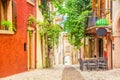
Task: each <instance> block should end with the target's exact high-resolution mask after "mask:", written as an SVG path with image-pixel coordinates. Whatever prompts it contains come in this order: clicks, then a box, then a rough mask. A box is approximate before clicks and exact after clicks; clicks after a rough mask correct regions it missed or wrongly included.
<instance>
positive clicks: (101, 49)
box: [98, 39, 103, 57]
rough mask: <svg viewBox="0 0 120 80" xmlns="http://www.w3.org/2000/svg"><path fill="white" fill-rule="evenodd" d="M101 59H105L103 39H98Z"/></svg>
mask: <svg viewBox="0 0 120 80" xmlns="http://www.w3.org/2000/svg"><path fill="white" fill-rule="evenodd" d="M98 45H99V46H98V51H99V57H103V39H98Z"/></svg>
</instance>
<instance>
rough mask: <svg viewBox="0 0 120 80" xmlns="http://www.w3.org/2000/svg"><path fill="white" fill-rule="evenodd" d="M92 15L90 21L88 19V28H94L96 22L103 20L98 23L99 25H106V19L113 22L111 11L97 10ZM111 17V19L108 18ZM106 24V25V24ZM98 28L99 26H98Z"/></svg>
mask: <svg viewBox="0 0 120 80" xmlns="http://www.w3.org/2000/svg"><path fill="white" fill-rule="evenodd" d="M92 15H93V16H91V17H90V18H89V19H88V26H87V28H88V27H93V26H95V25H96V21H98V20H99V19H101V20H100V21H98V23H102V24H103V25H104V23H105V19H106V20H107V19H108V20H111V19H112V16H111V9H96V10H95V11H93V12H92ZM108 16H109V17H108ZM105 24H106V23H105ZM97 26H98V25H97Z"/></svg>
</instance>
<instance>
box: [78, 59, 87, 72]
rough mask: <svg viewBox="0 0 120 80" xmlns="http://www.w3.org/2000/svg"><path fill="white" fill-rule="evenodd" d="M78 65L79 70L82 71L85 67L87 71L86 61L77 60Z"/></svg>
mask: <svg viewBox="0 0 120 80" xmlns="http://www.w3.org/2000/svg"><path fill="white" fill-rule="evenodd" d="M78 61H79V64H80V70H82V71H83V68H84V67H86V68H87V69H88V62H87V60H82V59H81V58H80V59H78Z"/></svg>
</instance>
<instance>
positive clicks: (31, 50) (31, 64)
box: [28, 30, 35, 69]
mask: <svg viewBox="0 0 120 80" xmlns="http://www.w3.org/2000/svg"><path fill="white" fill-rule="evenodd" d="M34 68H35V33H34V31H33V30H31V32H28V69H34Z"/></svg>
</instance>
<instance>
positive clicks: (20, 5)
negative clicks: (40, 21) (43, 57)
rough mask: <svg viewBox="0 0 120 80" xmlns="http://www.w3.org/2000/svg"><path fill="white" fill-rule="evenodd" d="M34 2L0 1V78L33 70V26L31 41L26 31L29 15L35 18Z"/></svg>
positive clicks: (25, 0)
mask: <svg viewBox="0 0 120 80" xmlns="http://www.w3.org/2000/svg"><path fill="white" fill-rule="evenodd" d="M35 1H36V0H22V1H21V0H0V24H1V25H0V77H5V76H9V75H12V74H16V73H20V72H24V71H27V70H28V69H31V68H35V31H34V30H35V26H32V28H31V29H32V35H33V37H32V38H31V39H30V37H29V35H28V34H29V33H28V31H27V29H28V27H27V20H28V18H29V16H30V14H32V15H33V16H36V7H35V5H36V3H35ZM5 21H6V22H5ZM6 24H8V27H7V26H6ZM11 25H12V26H11ZM11 28H12V29H11ZM31 47H33V48H31ZM32 53H34V54H32ZM28 55H32V56H33V57H28ZM30 58H32V59H33V61H32V62H31V60H30Z"/></svg>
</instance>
